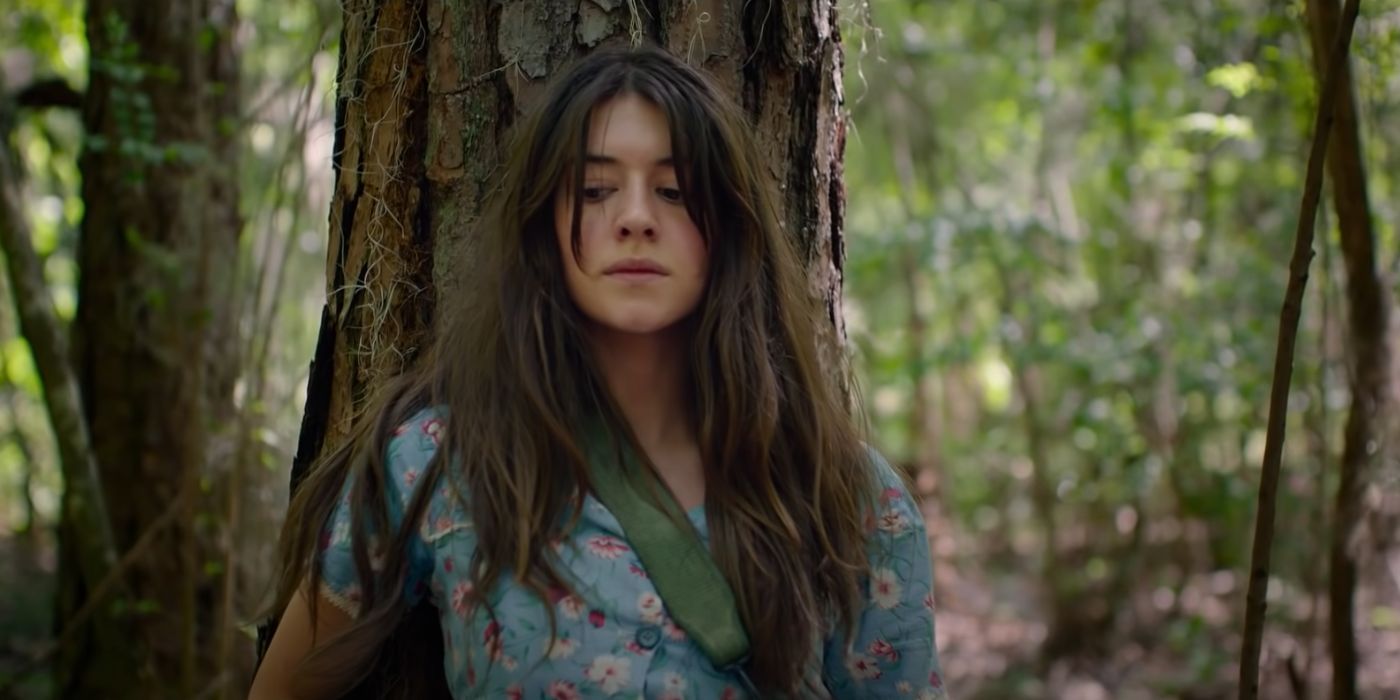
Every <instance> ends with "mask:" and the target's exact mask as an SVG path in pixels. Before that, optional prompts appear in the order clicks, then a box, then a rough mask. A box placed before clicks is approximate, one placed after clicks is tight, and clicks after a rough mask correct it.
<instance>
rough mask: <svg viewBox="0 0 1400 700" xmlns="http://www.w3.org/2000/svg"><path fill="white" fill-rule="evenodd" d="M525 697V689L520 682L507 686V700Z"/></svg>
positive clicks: (519, 699) (517, 699)
mask: <svg viewBox="0 0 1400 700" xmlns="http://www.w3.org/2000/svg"><path fill="white" fill-rule="evenodd" d="M524 697H525V689H524V688H523V687H521V686H520V684H519V683H516V684H514V685H512V686H511V687H509V688H506V699H507V700H522V699H523V698H524Z"/></svg>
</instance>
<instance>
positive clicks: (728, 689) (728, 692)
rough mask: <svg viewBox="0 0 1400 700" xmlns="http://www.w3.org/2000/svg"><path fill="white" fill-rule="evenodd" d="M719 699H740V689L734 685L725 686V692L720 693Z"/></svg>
mask: <svg viewBox="0 0 1400 700" xmlns="http://www.w3.org/2000/svg"><path fill="white" fill-rule="evenodd" d="M719 700H739V689H738V688H735V687H734V686H732V685H726V686H724V692H722V693H720V694H719Z"/></svg>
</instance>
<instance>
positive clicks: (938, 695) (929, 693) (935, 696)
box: [919, 688, 948, 700]
mask: <svg viewBox="0 0 1400 700" xmlns="http://www.w3.org/2000/svg"><path fill="white" fill-rule="evenodd" d="M947 697H948V693H947V691H945V690H943V689H942V688H924V689H923V690H922V691H920V692H919V700H944V699H945V698H947Z"/></svg>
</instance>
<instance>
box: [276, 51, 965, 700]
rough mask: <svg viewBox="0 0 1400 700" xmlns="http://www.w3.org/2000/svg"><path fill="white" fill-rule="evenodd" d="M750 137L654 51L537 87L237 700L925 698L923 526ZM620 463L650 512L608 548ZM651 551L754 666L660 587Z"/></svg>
mask: <svg viewBox="0 0 1400 700" xmlns="http://www.w3.org/2000/svg"><path fill="white" fill-rule="evenodd" d="M750 133H751V128H750V127H749V125H748V124H747V123H746V121H745V117H744V115H743V114H742V112H741V111H740V110H739V109H738V107H736V106H735V105H734V104H733V103H732V101H731V100H729V99H728V98H727V97H726V96H725V95H724V94H723V93H722V91H721V90H719V89H718V88H717V87H716V85H715V84H714V83H713V82H711V80H709V79H708V78H707V77H706V76H705V75H704V74H702V73H701V72H699V71H697V70H696V69H694V68H691V67H690V66H688V65H686V64H685V63H683V62H681V61H679V60H677V59H675V58H673V57H671V56H670V55H668V54H666V53H665V52H663V51H661V50H659V49H654V48H640V49H611V50H604V51H598V52H595V53H593V54H591V55H589V56H588V57H586V58H584V59H582V60H581V61H579V62H578V63H577V64H576V65H574V66H573V67H572V68H571V69H569V70H567V71H565V72H564V74H562V75H561V76H560V77H559V78H558V79H557V80H556V81H555V82H554V83H553V85H552V87H551V88H550V89H549V90H548V91H547V93H546V95H545V96H544V97H543V99H542V102H541V103H540V104H539V105H538V107H537V108H536V109H534V110H533V111H532V112H531V113H530V114H529V115H528V116H527V117H525V118H524V119H523V120H522V121H521V122H520V123H519V124H518V126H517V129H516V131H515V136H514V140H513V145H512V148H511V150H510V152H509V154H508V158H507V160H506V163H505V169H504V174H503V182H502V184H501V187H500V190H499V191H498V192H497V193H496V194H495V196H494V200H493V203H492V208H491V209H490V215H489V217H488V218H486V220H485V222H484V225H482V226H479V227H478V230H479V232H480V241H479V243H477V244H476V245H475V246H474V247H473V251H472V254H471V256H470V257H466V256H464V257H463V260H462V262H463V264H464V265H469V266H470V267H469V268H468V269H465V270H464V273H463V278H462V280H463V284H464V287H462V288H461V291H460V293H459V294H455V295H452V296H446V297H443V298H440V300H439V304H438V312H437V315H438V324H439V325H438V327H437V328H436V331H435V336H434V341H433V344H432V346H431V347H430V349H429V350H428V351H427V352H426V353H425V355H424V356H423V357H422V358H421V359H420V361H419V362H418V363H417V364H416V365H415V369H414V370H413V371H412V372H410V373H409V374H408V375H406V376H405V377H403V378H401V380H399V381H398V382H397V383H396V384H395V385H393V386H392V387H390V388H388V389H387V390H386V391H385V392H384V396H383V398H382V399H381V401H380V403H379V404H377V406H376V407H375V408H373V409H372V410H371V411H370V414H369V417H368V419H367V420H365V421H364V422H363V424H362V425H361V426H360V429H359V430H358V432H357V433H356V435H355V436H354V438H353V439H352V440H350V441H349V442H348V443H347V444H346V445H345V446H344V447H342V448H341V449H339V450H338V451H336V452H335V453H333V454H331V455H330V456H328V457H327V458H326V459H325V460H324V461H323V462H322V463H320V464H319V465H318V466H317V467H316V468H315V469H314V470H313V471H312V473H311V474H310V475H309V476H308V477H307V478H306V480H305V482H304V483H302V484H301V486H300V487H299V488H298V490H297V494H296V497H295V498H294V499H293V502H292V504H291V507H290V510H289V513H288V517H287V521H286V522H287V524H286V527H285V530H284V533H283V565H284V573H283V576H282V579H281V585H280V588H279V597H278V600H277V602H276V609H277V610H279V611H282V615H281V622H280V625H279V628H278V630H277V632H276V634H275V636H274V637H273V640H272V643H271V646H270V647H269V649H268V651H267V653H266V656H265V657H264V660H263V662H262V666H261V668H260V670H259V672H258V676H257V678H256V680H255V682H254V685H253V691H252V695H253V697H255V698H274V697H275V698H281V697H334V696H338V695H342V694H344V693H346V692H347V691H349V690H351V688H352V687H354V686H357V684H359V685H360V690H361V692H370V693H387V692H389V690H387V689H385V688H379V689H377V690H373V691H365V690H364V686H363V684H361V681H363V680H364V678H365V677H366V675H368V674H370V672H371V670H372V669H375V668H376V667H378V668H379V671H378V672H376V673H374V674H373V676H374V677H375V678H377V679H381V680H382V679H385V678H388V679H390V680H389V681H387V683H389V684H391V685H392V686H393V691H392V692H393V693H394V694H396V695H399V696H402V697H423V696H424V695H427V694H432V693H435V692H436V693H443V692H444V691H445V692H446V693H450V695H451V697H454V698H459V699H460V698H468V697H470V698H560V699H564V698H594V697H611V696H624V697H629V698H631V697H638V696H645V697H648V698H682V697H684V698H738V697H803V698H805V697H828V696H830V697H841V698H846V697H852V698H854V697H861V698H866V697H881V698H883V697H904V696H908V697H923V698H929V697H943V690H942V680H941V678H940V675H939V673H940V672H939V668H938V660H937V653H936V651H935V648H934V642H933V638H934V618H933V594H932V590H931V574H930V562H929V548H928V542H927V538H926V535H925V531H924V523H923V520H922V518H921V516H920V514H919V510H918V508H917V507H916V505H915V502H914V501H913V499H912V498H911V497H910V495H909V493H908V491H907V490H906V489H905V486H904V485H903V483H902V482H901V480H900V478H899V477H898V476H896V474H895V473H894V472H893V471H892V470H891V468H890V467H889V465H888V464H886V463H885V461H884V460H883V459H881V458H880V457H879V456H878V455H877V454H876V453H875V452H873V451H872V450H869V449H867V448H866V447H865V446H864V445H863V444H862V443H861V441H860V439H859V436H858V432H857V429H856V427H855V425H854V423H853V420H852V418H851V417H850V413H849V411H848V407H847V405H846V403H845V402H844V400H843V398H842V395H841V393H840V391H839V390H838V389H837V388H836V387H837V383H836V382H835V381H834V379H833V378H832V377H831V376H830V374H829V373H830V371H831V368H828V367H823V366H822V365H821V364H820V363H819V361H818V351H817V347H816V340H815V339H816V338H818V337H819V335H820V334H819V333H818V326H819V324H821V323H823V322H824V321H823V320H822V319H821V316H820V312H819V309H818V306H817V305H816V304H814V303H813V302H812V300H811V299H810V297H809V293H808V292H807V289H806V285H805V281H804V275H803V270H802V267H801V264H800V263H799V261H798V259H797V257H796V254H795V252H794V250H793V248H792V246H791V244H790V242H789V241H788V239H787V237H786V235H785V234H784V233H783V231H782V229H781V228H780V226H779V224H778V221H777V214H776V212H777V207H776V203H775V199H774V197H775V195H774V192H773V186H772V182H771V181H770V179H769V177H768V175H767V172H768V171H767V169H766V168H765V167H764V164H763V162H762V161H761V156H760V154H759V151H758V150H757V148H756V146H755V144H754V142H753V140H752V137H751V135H750ZM598 444H603V445H612V446H613V447H614V448H615V449H611V450H610V449H603V450H601V451H599V450H597V449H593V448H594V447H596V446H597V445H598ZM600 455H602V456H601V457H600ZM628 455H632V456H635V459H634V461H635V462H636V463H637V464H640V465H642V466H641V473H642V474H644V478H646V479H648V480H649V481H648V482H647V483H648V484H650V485H651V486H652V487H654V488H651V489H642V491H645V492H647V493H649V494H650V495H649V496H647V498H648V500H649V502H651V503H654V504H655V506H656V509H655V510H653V511H651V512H653V513H655V514H658V515H655V516H654V517H653V519H652V520H650V521H642V524H641V525H640V526H639V525H638V524H637V521H631V524H630V525H629V526H628V527H627V528H624V527H623V526H622V524H621V521H622V520H624V519H623V518H619V517H615V513H613V512H612V511H610V509H609V507H608V506H605V505H604V504H603V502H602V500H600V498H599V494H600V493H602V491H600V490H599V489H598V488H596V487H599V486H602V485H603V483H604V482H603V480H602V476H603V474H604V472H603V471H601V470H603V469H606V468H612V467H615V466H616V465H617V464H623V463H626V461H627V459H629V457H628ZM604 500H606V499H604ZM663 520H664V521H668V522H669V523H670V525H667V522H663ZM672 525H673V526H675V527H676V528H679V529H677V530H676V532H682V533H683V534H684V535H685V536H686V537H689V538H694V539H692V540H689V541H691V542H696V543H698V545H697V546H698V547H700V550H699V551H702V552H707V553H708V555H709V556H710V557H711V558H712V563H711V562H710V561H709V560H707V561H706V562H705V564H706V565H707V566H709V567H710V570H711V571H714V570H717V571H718V572H719V574H722V584H727V590H728V591H729V592H730V593H731V594H732V600H733V604H732V605H730V606H728V607H729V608H732V610H730V611H726V609H725V608H726V606H724V605H718V606H716V607H715V609H714V615H715V616H717V618H722V617H723V616H724V615H725V614H726V612H731V613H732V614H734V615H735V618H736V619H737V620H738V621H739V622H741V623H742V631H743V632H744V633H746V636H747V640H748V647H747V649H748V653H747V656H746V657H745V658H744V659H741V660H740V661H738V662H736V663H731V664H726V665H724V666H723V667H721V666H719V665H717V664H716V663H715V662H714V661H713V660H712V659H711V657H710V656H708V655H707V653H709V652H708V649H709V647H705V648H702V645H701V644H698V643H697V641H698V640H699V638H700V637H704V636H705V635H704V634H701V635H699V637H697V635H696V633H697V632H700V629H699V628H700V627H701V626H702V625H701V624H700V623H701V622H704V623H707V624H708V623H709V622H710V620H701V621H698V622H697V621H696V620H695V618H694V617H692V618H691V620H690V621H689V622H683V621H678V619H676V618H675V617H673V615H672V614H671V613H672V611H673V610H678V609H679V608H680V606H682V605H685V604H687V603H692V602H694V601H685V602H678V599H679V598H681V597H685V596H689V595H690V593H689V591H688V590H687V589H685V588H681V589H679V590H681V591H682V592H681V593H677V592H676V591H677V590H678V589H677V588H675V587H673V588H671V589H668V590H670V593H669V595H670V596H671V597H672V599H671V600H666V599H663V597H662V596H661V595H660V593H659V591H658V587H657V586H655V585H653V578H654V577H657V578H659V577H661V576H662V574H664V573H665V572H662V571H659V569H660V568H666V567H665V566H661V567H658V566H656V565H655V564H656V562H657V561H659V559H657V558H655V557H653V558H652V559H650V560H649V561H651V562H652V564H653V566H652V567H651V568H650V569H649V567H648V566H647V565H645V564H644V562H643V559H644V558H646V557H644V556H639V550H643V549H645V547H642V546H641V545H642V544H643V543H642V542H640V541H638V540H637V538H638V536H639V534H640V535H643V536H646V537H649V536H651V535H652V534H653V533H652V532H651V530H652V529H653V526H654V528H655V529H656V530H657V531H660V530H661V529H663V528H664V527H669V526H672ZM634 545H636V546H635V547H634ZM653 551H654V550H653ZM690 563H691V564H694V562H690ZM667 566H669V565H667ZM717 577H718V575H717ZM688 583H689V582H682V585H684V584H688ZM721 587H723V585H722V586H721ZM692 607H693V606H692ZM425 621H426V622H427V623H428V624H423V623H424V622H425ZM433 623H436V624H433Z"/></svg>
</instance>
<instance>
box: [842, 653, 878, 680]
mask: <svg viewBox="0 0 1400 700" xmlns="http://www.w3.org/2000/svg"><path fill="white" fill-rule="evenodd" d="M846 669H847V670H849V671H850V672H851V677H852V678H854V679H856V680H858V681H866V680H872V679H875V678H879V677H880V665H879V662H878V661H876V660H875V657H873V656H870V655H868V654H861V653H858V652H857V653H855V654H851V655H849V656H847V657H846Z"/></svg>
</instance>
